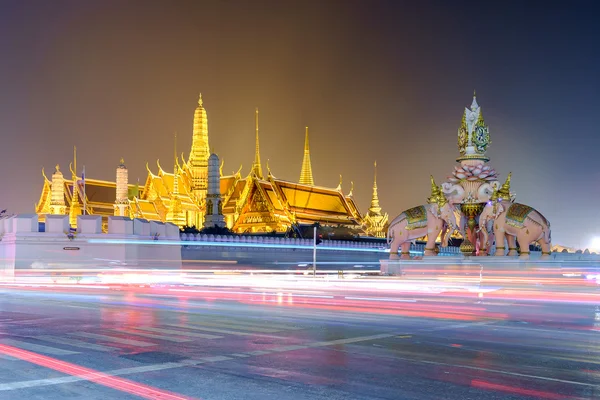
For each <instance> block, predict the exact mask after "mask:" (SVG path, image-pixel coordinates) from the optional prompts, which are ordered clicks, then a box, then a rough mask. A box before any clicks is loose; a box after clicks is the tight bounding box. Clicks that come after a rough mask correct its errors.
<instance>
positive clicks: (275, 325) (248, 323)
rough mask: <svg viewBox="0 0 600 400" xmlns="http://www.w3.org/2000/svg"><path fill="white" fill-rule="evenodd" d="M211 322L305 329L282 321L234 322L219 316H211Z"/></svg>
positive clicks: (290, 329) (291, 329) (284, 329)
mask: <svg viewBox="0 0 600 400" xmlns="http://www.w3.org/2000/svg"><path fill="white" fill-rule="evenodd" d="M198 322H199V323H202V322H203V321H198ZM210 323H222V324H227V325H231V324H235V325H241V326H252V327H259V328H264V327H265V326H267V327H269V328H270V329H281V330H283V331H294V330H299V329H304V328H300V327H298V326H291V325H285V324H280V323H273V322H270V321H264V322H262V323H261V322H248V321H240V320H235V321H233V322H230V320H223V319H219V318H211V319H210ZM293 323H294V322H290V324H293Z"/></svg>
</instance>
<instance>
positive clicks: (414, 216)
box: [387, 201, 458, 259]
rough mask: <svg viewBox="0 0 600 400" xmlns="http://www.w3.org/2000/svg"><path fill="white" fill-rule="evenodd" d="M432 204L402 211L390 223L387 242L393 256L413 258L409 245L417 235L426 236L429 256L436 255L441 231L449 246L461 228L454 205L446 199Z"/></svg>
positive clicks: (444, 243) (443, 242)
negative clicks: (453, 235) (458, 225)
mask: <svg viewBox="0 0 600 400" xmlns="http://www.w3.org/2000/svg"><path fill="white" fill-rule="evenodd" d="M441 203H442V205H441V206H440V203H439V202H438V203H429V204H425V205H421V206H417V207H414V208H411V209H409V210H406V211H404V212H402V213H401V214H400V215H398V216H397V217H396V218H394V220H393V221H392V222H390V225H389V228H388V232H387V243H388V245H389V246H390V258H391V259H395V258H397V257H398V248H401V249H402V250H401V253H400V255H401V258H404V259H406V258H410V244H411V243H412V241H414V240H415V239H417V238H420V237H423V236H425V235H427V245H426V246H425V254H424V255H426V256H430V255H435V241H436V239H437V237H438V235H439V234H440V232H442V231H443V233H442V246H447V245H448V239H449V238H450V235H451V234H452V232H454V231H455V230H457V229H458V227H457V225H456V218H455V214H454V208H453V206H452V205H451V204H450V203H448V202H447V201H446V202H444V201H441Z"/></svg>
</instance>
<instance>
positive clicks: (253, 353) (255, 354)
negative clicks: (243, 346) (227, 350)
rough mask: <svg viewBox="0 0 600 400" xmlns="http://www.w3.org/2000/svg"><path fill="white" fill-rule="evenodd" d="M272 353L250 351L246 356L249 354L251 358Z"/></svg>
mask: <svg viewBox="0 0 600 400" xmlns="http://www.w3.org/2000/svg"><path fill="white" fill-rule="evenodd" d="M271 353H272V351H266V350H254V351H248V352H246V354H248V355H249V356H262V355H264V354H271Z"/></svg>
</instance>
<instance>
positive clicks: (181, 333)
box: [138, 326, 223, 339]
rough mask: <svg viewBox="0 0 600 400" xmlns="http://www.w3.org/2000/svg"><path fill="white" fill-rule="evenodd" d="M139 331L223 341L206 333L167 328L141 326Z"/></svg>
mask: <svg viewBox="0 0 600 400" xmlns="http://www.w3.org/2000/svg"><path fill="white" fill-rule="evenodd" d="M138 329H141V330H144V331H150V332H158V333H167V334H171V335H179V336H188V337H198V338H203V339H221V338H222V337H223V336H216V335H208V334H206V333H198V332H184V331H178V330H175V329H165V328H153V327H150V326H140V327H138Z"/></svg>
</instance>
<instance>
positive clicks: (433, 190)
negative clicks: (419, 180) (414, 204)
mask: <svg viewBox="0 0 600 400" xmlns="http://www.w3.org/2000/svg"><path fill="white" fill-rule="evenodd" d="M439 195H440V189H439V188H438V186H437V185H436V184H435V180H434V179H433V175H431V196H429V198H428V199H427V202H428V203H430V204H431V203H437V202H438V200H439V199H438V197H439Z"/></svg>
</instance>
